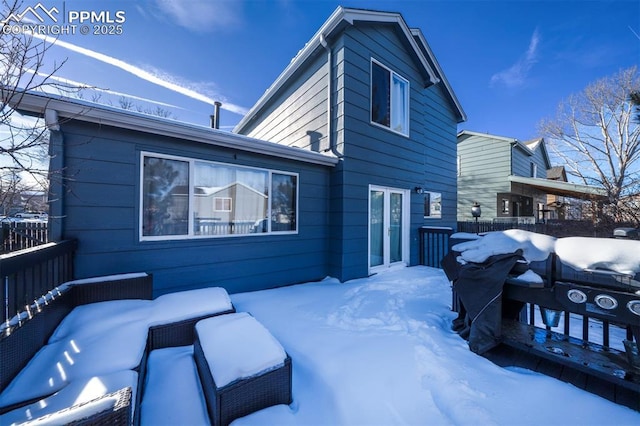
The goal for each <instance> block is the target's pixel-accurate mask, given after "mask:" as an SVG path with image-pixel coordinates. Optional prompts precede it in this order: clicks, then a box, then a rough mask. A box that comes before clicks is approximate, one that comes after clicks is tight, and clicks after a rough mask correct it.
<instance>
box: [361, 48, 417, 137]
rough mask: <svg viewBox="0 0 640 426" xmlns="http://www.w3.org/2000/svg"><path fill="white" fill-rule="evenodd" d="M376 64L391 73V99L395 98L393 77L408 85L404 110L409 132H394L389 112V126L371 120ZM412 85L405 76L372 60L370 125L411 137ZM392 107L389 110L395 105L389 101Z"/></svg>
mask: <svg viewBox="0 0 640 426" xmlns="http://www.w3.org/2000/svg"><path fill="white" fill-rule="evenodd" d="M374 63H375V64H376V65H378V66H380V67H382V68H384V69H386V70H387V71H389V91H390V93H389V97H391V96H393V77H394V76H395V77H397V78H398V79H400V80H402V81H404V82H405V83H406V84H407V97H406V99H405V101H404V109H405V111H406V112H407V115H406V118H405V120H406V127H407V132H406V133H404V132H399V131H397V130H394V129H393V127H392V121H391V116H392V112H391V111H389V126H388V127H387V126H385V125H383V124H380V123H376V122H375V121H373V120H371V110H372V109H373V96H372V92H373V64H374ZM410 99H411V83H409V80H407V79H406V78H404V77H403V76H401V75H400V74H398V73H397V72H395V71H393V70H392V69H391V68H389V67H388V66H386V65H384V64H383V63H381V62H380V61H378V60H376V59H374V58H371V61H370V65H369V123H371V124H372V125H374V126H377V127H380V128H381V129H385V130H388V131H390V132H393V133H395V134H396V135H401V136H404V137H407V138H408V137H409V135H410V123H411V111H410V110H409V107H410V106H411V102H410ZM389 103H390V106H389V108H390V109H391V105H393V100H391V99H390V100H389Z"/></svg>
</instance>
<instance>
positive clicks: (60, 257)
mask: <svg viewBox="0 0 640 426" xmlns="http://www.w3.org/2000/svg"><path fill="white" fill-rule="evenodd" d="M76 247H77V241H76V240H68V241H62V242H59V243H47V244H43V245H40V246H38V247H34V248H30V249H25V250H19V251H16V252H13V253H9V254H3V255H0V279H1V280H2V282H0V301H2V303H3V311H4V312H3V319H4V321H7V320H9V319H10V318H12V317H13V316H14V315H16V313H18V312H20V311H21V310H22V309H23V308H24V307H25V306H26V305H29V304H31V303H33V301H34V300H36V299H37V298H39V297H40V296H42V295H44V294H46V293H47V292H48V291H50V290H51V289H53V288H55V287H56V286H58V285H60V284H62V283H64V282H66V281H70V280H72V279H73V255H74V252H75V250H76Z"/></svg>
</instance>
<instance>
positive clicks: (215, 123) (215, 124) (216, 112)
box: [209, 101, 222, 129]
mask: <svg viewBox="0 0 640 426" xmlns="http://www.w3.org/2000/svg"><path fill="white" fill-rule="evenodd" d="M221 106H222V102H218V101H215V102H214V103H213V115H210V116H209V118H211V128H212V129H219V128H220V107H221Z"/></svg>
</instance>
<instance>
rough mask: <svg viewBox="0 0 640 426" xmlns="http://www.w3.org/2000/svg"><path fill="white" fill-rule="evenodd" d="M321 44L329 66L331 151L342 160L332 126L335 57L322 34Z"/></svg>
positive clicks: (329, 137) (328, 95) (328, 99)
mask: <svg viewBox="0 0 640 426" xmlns="http://www.w3.org/2000/svg"><path fill="white" fill-rule="evenodd" d="M320 44H321V45H322V47H324V50H326V51H327V66H328V67H329V70H328V71H327V138H328V140H329V150H331V153H332V154H333V155H335V156H336V157H337V158H342V153H340V152H339V151H338V147H337V144H336V141H335V138H334V137H333V126H331V122H332V120H333V114H332V113H331V105H332V101H333V84H332V82H333V79H332V78H331V77H332V72H333V55H332V54H331V47H329V44H328V43H327V39H326V38H325V36H324V34H320Z"/></svg>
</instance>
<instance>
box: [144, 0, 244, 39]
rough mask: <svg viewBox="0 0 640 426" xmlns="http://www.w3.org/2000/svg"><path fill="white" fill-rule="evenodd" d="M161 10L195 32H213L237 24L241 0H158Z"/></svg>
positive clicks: (171, 18) (157, 3) (176, 22)
mask: <svg viewBox="0 0 640 426" xmlns="http://www.w3.org/2000/svg"><path fill="white" fill-rule="evenodd" d="M156 5H157V6H158V8H159V9H160V12H161V13H162V14H164V15H166V16H168V17H169V19H170V20H172V21H173V22H174V23H175V24H177V25H179V26H181V27H184V28H187V29H189V30H192V31H195V32H212V31H216V30H219V29H224V28H230V27H235V26H237V25H238V24H239V23H240V22H241V21H242V19H241V16H240V7H241V6H242V2H240V1H237V0H236V1H228V0H222V1H221V0H217V1H212V0H188V1H187V0H156Z"/></svg>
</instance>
